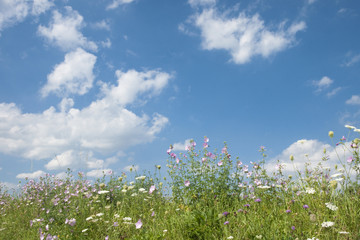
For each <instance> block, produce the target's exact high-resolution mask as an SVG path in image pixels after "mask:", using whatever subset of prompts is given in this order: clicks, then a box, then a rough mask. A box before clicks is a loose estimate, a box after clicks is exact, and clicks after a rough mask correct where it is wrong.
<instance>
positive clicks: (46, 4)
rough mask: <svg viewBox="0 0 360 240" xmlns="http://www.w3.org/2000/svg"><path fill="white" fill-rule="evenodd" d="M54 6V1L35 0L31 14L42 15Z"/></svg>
mask: <svg viewBox="0 0 360 240" xmlns="http://www.w3.org/2000/svg"><path fill="white" fill-rule="evenodd" d="M52 6H54V3H53V1H49V0H34V3H33V6H32V10H31V13H32V14H33V15H40V14H42V13H44V12H46V11H47V10H49V9H50V8H51V7H52Z"/></svg>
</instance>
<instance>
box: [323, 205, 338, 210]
mask: <svg viewBox="0 0 360 240" xmlns="http://www.w3.org/2000/svg"><path fill="white" fill-rule="evenodd" d="M325 205H326V207H327V208H328V209H330V210H332V211H336V210H338V207H337V206H335V205H334V204H332V203H325Z"/></svg>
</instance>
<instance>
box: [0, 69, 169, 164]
mask: <svg viewBox="0 0 360 240" xmlns="http://www.w3.org/2000/svg"><path fill="white" fill-rule="evenodd" d="M128 74H129V75H130V76H131V79H132V81H131V82H126V84H122V81H121V80H120V81H118V85H116V86H108V85H107V87H106V90H107V91H105V92H104V96H103V98H100V99H98V100H96V101H93V102H92V103H91V104H90V105H89V106H87V107H84V108H82V109H77V108H74V107H70V106H72V105H73V102H72V101H71V100H66V101H65V102H68V103H64V104H60V109H61V110H60V111H57V110H56V108H55V107H50V108H48V109H47V110H45V111H44V112H42V113H22V111H21V110H20V109H19V108H18V107H17V106H16V105H15V104H14V103H0V122H1V124H0V152H1V153H3V154H7V155H14V156H21V157H23V158H26V159H52V158H53V157H54V155H58V154H60V155H61V154H64V153H65V152H67V151H70V150H73V151H75V152H74V153H80V152H89V151H93V152H94V154H95V153H100V154H108V153H114V152H118V151H122V150H125V149H127V148H129V147H131V146H134V145H138V144H144V143H148V142H151V141H153V140H154V139H155V137H156V135H157V134H158V133H159V132H160V131H161V130H162V129H163V128H164V127H165V126H166V124H167V123H168V119H167V118H166V117H164V116H162V115H160V114H158V113H154V114H153V116H152V117H149V116H147V115H145V114H144V115H142V116H137V115H136V114H135V113H133V112H131V111H129V110H127V109H126V108H125V106H124V105H125V104H128V103H131V102H132V101H135V100H136V97H140V94H144V93H149V94H148V95H151V96H153V95H154V94H155V93H156V94H158V93H160V91H161V90H162V88H164V87H165V85H166V83H167V81H168V78H170V75H169V74H165V73H163V72H159V71H149V72H136V71H135V70H130V71H128V72H127V73H123V72H122V73H121V74H120V75H121V76H120V79H122V78H126V77H125V76H127V75H128ZM137 78H139V79H137ZM164 78H166V79H164ZM134 85H135V86H134ZM120 86H121V87H123V88H128V89H129V92H130V93H129V94H130V95H131V97H127V98H125V100H124V98H123V96H119V95H118V94H121V93H122V90H121V91H118V92H117V90H114V89H119V87H120ZM136 86H137V87H138V89H137V90H133V89H134V88H135V89H136ZM144 86H145V87H144ZM144 89H145V90H147V91H144ZM125 93H126V94H128V92H125ZM119 99H120V100H119ZM63 101H64V100H63ZM69 102H70V104H69ZM64 105H65V106H66V107H61V106H64ZM62 156H65V155H62ZM90 160H92V159H90ZM63 161H64V162H63V163H61V164H60V166H62V165H68V161H67V160H63ZM74 161H81V160H77V159H74ZM50 162H51V164H50V163H49V164H48V167H49V168H55V166H56V164H57V163H56V160H54V159H53V160H51V161H50ZM105 163H106V161H105ZM69 164H70V163H69ZM73 165H75V166H76V162H74V163H73Z"/></svg>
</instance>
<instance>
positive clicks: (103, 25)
mask: <svg viewBox="0 0 360 240" xmlns="http://www.w3.org/2000/svg"><path fill="white" fill-rule="evenodd" d="M92 27H93V28H95V29H104V30H107V31H110V24H109V23H108V22H107V21H105V20H101V21H100V22H96V23H93V24H92Z"/></svg>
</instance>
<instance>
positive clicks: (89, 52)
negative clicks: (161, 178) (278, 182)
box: [0, 0, 360, 187]
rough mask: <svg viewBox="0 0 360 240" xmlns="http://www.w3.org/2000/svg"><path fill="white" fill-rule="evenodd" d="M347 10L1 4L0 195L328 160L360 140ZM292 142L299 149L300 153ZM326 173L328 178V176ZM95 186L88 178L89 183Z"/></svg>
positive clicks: (139, 0) (310, 3) (354, 46)
mask: <svg viewBox="0 0 360 240" xmlns="http://www.w3.org/2000/svg"><path fill="white" fill-rule="evenodd" d="M359 10H360V4H359V2H358V1H337V0H331V1H325V0H303V1H300V0H299V1H287V0H280V1H269V0H266V1H265V0H257V1H232V0H228V1H221V0H188V1H186V0H183V1H168V0H158V1H149V0H99V1H85V0H76V1H74V0H59V1H51V0H31V1H28V0H14V1H7V0H0V83H1V87H0V181H1V182H3V183H5V184H6V185H7V186H10V187H11V186H14V184H16V183H17V182H18V181H19V180H22V179H23V178H25V177H30V178H36V177H38V176H40V175H43V174H44V173H51V174H57V175H58V176H62V175H63V173H64V171H65V170H66V169H67V168H68V167H69V168H72V169H73V170H74V171H84V172H85V173H86V174H87V175H88V177H89V178H92V177H96V176H100V175H101V174H102V171H103V170H105V171H109V170H112V171H113V172H115V174H121V172H126V171H128V169H129V166H132V165H134V166H135V167H136V168H137V169H138V171H139V172H142V171H144V170H147V169H149V170H152V169H153V167H154V165H155V164H161V165H166V159H167V154H166V150H167V149H168V147H169V145H170V144H173V145H174V146H175V149H174V150H176V151H184V147H185V145H186V144H187V142H188V141H189V139H194V140H195V141H196V142H197V143H198V146H201V145H202V141H203V138H204V136H207V137H209V139H210V147H211V149H212V150H214V149H215V148H218V149H221V148H222V146H223V142H224V141H226V142H227V144H228V146H229V151H230V153H231V154H232V155H233V156H239V158H240V159H241V160H242V161H243V162H244V163H249V162H250V161H257V160H259V159H260V154H259V152H258V149H259V146H261V145H263V146H265V147H266V149H267V151H268V155H269V157H268V159H269V164H268V165H267V166H268V167H269V169H271V168H272V166H273V165H274V164H273V163H274V162H275V161H276V160H280V161H282V162H284V163H286V162H288V161H289V160H288V158H289V155H290V154H293V155H294V156H295V159H296V161H297V163H298V164H303V162H304V161H305V159H304V154H308V156H309V157H310V158H312V160H314V161H317V160H318V159H319V158H321V155H322V152H323V148H327V149H328V151H329V154H330V155H331V156H333V155H334V154H335V153H334V150H335V149H334V148H333V147H332V146H331V145H332V143H331V141H330V139H329V137H328V136H327V133H328V131H329V130H333V131H334V132H335V137H334V139H335V141H338V140H339V139H340V138H341V137H342V136H343V135H346V136H347V134H348V133H351V136H352V137H356V136H357V135H358V133H357V132H353V131H352V130H348V129H346V128H344V125H345V124H349V125H352V126H355V127H359V128H360V84H359V80H360V79H359V76H360V44H359V43H360V34H359V24H360V15H359V14H360V11H359ZM302 139H304V140H305V141H299V140H302ZM336 161H337V160H336V159H333V160H331V161H330V162H329V164H335V162H336ZM99 174H100V175H99Z"/></svg>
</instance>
